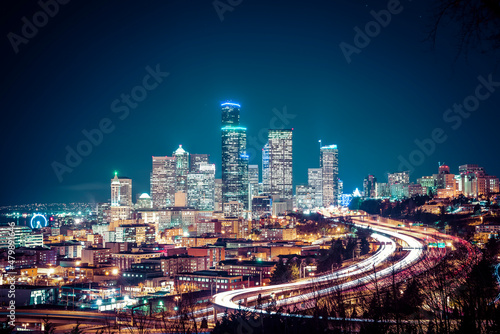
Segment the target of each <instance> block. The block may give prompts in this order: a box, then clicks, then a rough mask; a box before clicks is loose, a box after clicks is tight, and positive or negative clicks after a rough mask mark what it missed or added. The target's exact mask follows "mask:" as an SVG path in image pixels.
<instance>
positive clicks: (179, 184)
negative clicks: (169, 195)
mask: <svg viewBox="0 0 500 334" xmlns="http://www.w3.org/2000/svg"><path fill="white" fill-rule="evenodd" d="M172 156H173V157H174V158H175V176H176V184H175V192H180V193H187V175H188V173H189V153H188V152H186V151H185V150H184V149H183V148H182V145H179V148H178V149H177V150H175V151H174V153H173V154H172Z"/></svg>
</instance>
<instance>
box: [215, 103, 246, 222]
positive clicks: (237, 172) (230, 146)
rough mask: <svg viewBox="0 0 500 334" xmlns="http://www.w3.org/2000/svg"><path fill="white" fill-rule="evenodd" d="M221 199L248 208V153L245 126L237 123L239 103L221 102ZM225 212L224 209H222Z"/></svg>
mask: <svg viewBox="0 0 500 334" xmlns="http://www.w3.org/2000/svg"><path fill="white" fill-rule="evenodd" d="M221 107H222V201H223V204H224V205H225V204H227V203H229V202H238V203H241V208H242V209H243V210H245V209H247V208H248V155H247V154H246V149H247V134H246V128H245V127H242V126H240V125H239V118H240V105H239V104H236V103H230V102H227V103H222V104H221ZM224 211H225V212H226V210H224Z"/></svg>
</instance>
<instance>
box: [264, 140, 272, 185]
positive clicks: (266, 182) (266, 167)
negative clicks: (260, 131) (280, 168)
mask: <svg viewBox="0 0 500 334" xmlns="http://www.w3.org/2000/svg"><path fill="white" fill-rule="evenodd" d="M262 188H263V193H264V194H266V195H268V194H269V193H270V192H271V179H270V177H269V143H266V145H264V147H263V148H262Z"/></svg>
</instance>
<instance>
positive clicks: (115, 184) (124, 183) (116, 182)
mask: <svg viewBox="0 0 500 334" xmlns="http://www.w3.org/2000/svg"><path fill="white" fill-rule="evenodd" d="M132 205H133V204H132V179H131V178H128V177H123V176H120V177H118V173H117V172H115V177H114V178H112V179H111V206H128V207H132Z"/></svg>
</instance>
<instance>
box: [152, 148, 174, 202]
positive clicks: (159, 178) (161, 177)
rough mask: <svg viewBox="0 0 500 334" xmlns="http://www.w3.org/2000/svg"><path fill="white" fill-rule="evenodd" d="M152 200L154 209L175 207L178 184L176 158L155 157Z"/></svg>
mask: <svg viewBox="0 0 500 334" xmlns="http://www.w3.org/2000/svg"><path fill="white" fill-rule="evenodd" d="M150 182H151V183H150V184H151V191H150V193H151V199H152V202H153V208H155V209H159V208H165V207H167V206H174V203H175V189H176V184H177V175H176V161H175V158H174V157H166V156H165V157H163V156H160V157H155V156H153V169H152V171H151V178H150Z"/></svg>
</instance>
